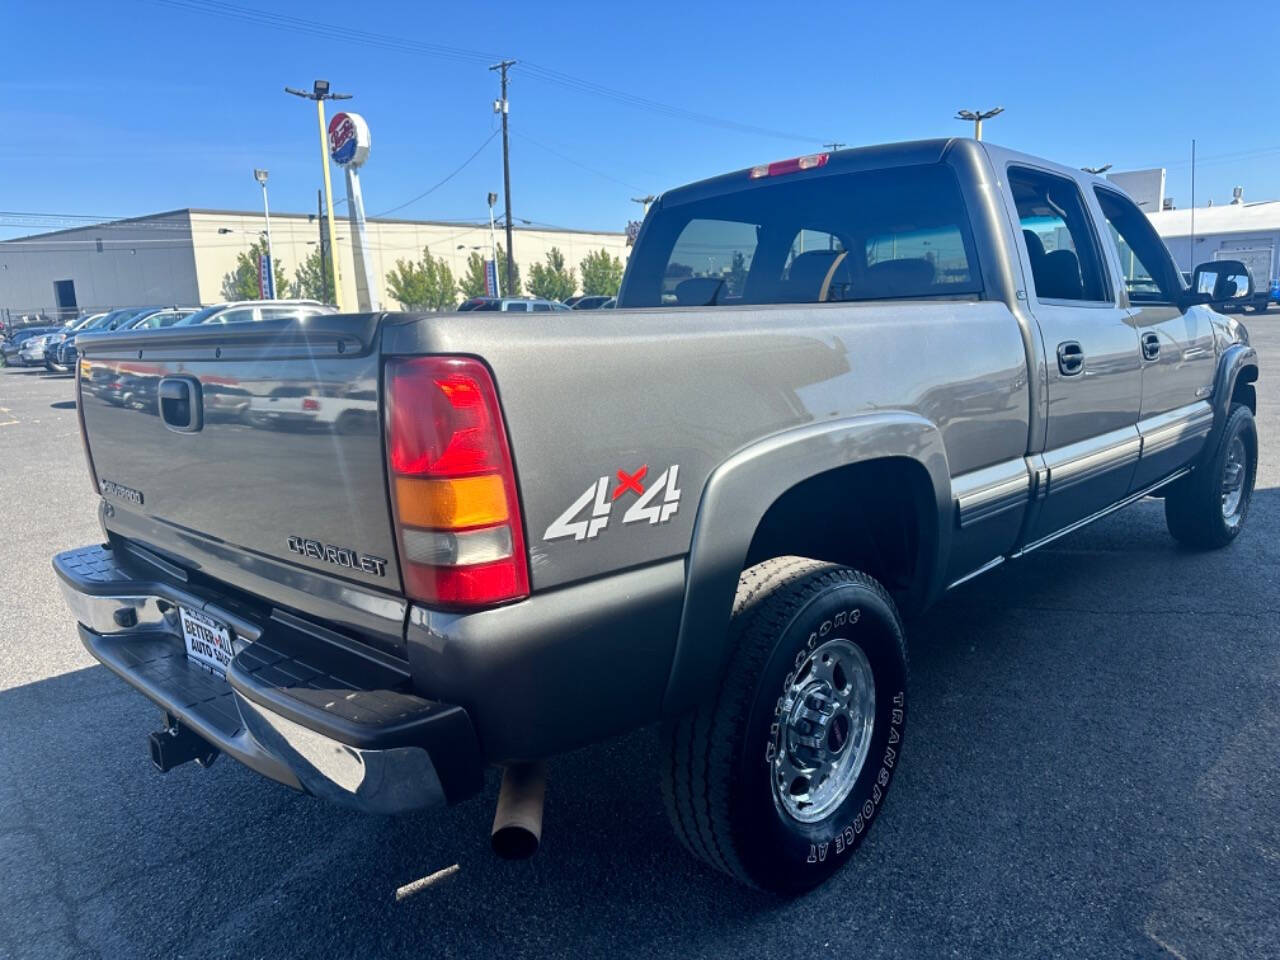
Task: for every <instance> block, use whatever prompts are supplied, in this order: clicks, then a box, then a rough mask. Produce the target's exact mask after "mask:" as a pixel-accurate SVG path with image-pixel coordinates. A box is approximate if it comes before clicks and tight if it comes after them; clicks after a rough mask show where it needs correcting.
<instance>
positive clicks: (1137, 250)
mask: <svg viewBox="0 0 1280 960" xmlns="http://www.w3.org/2000/svg"><path fill="white" fill-rule="evenodd" d="M1094 192H1095V193H1096V194H1097V195H1098V206H1100V207H1102V215H1103V216H1104V217H1106V218H1107V226H1108V227H1109V228H1110V229H1111V239H1112V240H1114V241H1115V244H1116V252H1117V253H1118V254H1119V256H1120V273H1121V276H1122V277H1123V278H1124V285H1125V288H1126V289H1127V290H1128V291H1129V299H1130V300H1131V301H1132V302H1134V303H1172V302H1173V300H1174V298H1175V297H1176V296H1177V295H1178V293H1179V292H1180V291H1181V290H1182V283H1181V278H1180V277H1179V275H1178V268H1177V267H1175V266H1174V263H1173V258H1172V257H1170V256H1169V251H1168V250H1167V249H1166V248H1165V245H1164V241H1162V240H1161V239H1160V235H1159V234H1157V233H1156V231H1155V228H1154V227H1152V226H1151V221H1150V220H1148V219H1147V215H1146V214H1145V213H1143V212H1142V211H1141V210H1139V209H1138V208H1137V207H1136V206H1135V205H1134V203H1133V201H1131V200H1129V199H1128V198H1127V197H1123V196H1121V195H1120V194H1118V193H1116V192H1115V191H1114V190H1105V189H1103V188H1101V187H1095V188H1094Z"/></svg>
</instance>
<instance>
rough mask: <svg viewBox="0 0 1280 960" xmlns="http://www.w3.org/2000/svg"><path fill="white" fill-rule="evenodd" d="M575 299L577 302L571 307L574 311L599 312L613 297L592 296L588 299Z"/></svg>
mask: <svg viewBox="0 0 1280 960" xmlns="http://www.w3.org/2000/svg"><path fill="white" fill-rule="evenodd" d="M577 299H578V302H577V303H575V304H574V305H573V309H574V310H599V309H600V308H601V307H603V306H604V305H605V304H607V303H608V302H609V301H610V300H612V299H613V297H609V296H599V295H592V296H590V297H578V298H577Z"/></svg>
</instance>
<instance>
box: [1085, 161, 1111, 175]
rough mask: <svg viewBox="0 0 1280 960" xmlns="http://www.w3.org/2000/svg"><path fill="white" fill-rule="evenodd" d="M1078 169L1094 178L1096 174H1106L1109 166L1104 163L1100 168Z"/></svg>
mask: <svg viewBox="0 0 1280 960" xmlns="http://www.w3.org/2000/svg"><path fill="white" fill-rule="evenodd" d="M1080 169H1081V170H1083V171H1084V172H1085V173H1092V174H1093V175H1094V176H1095V177H1096V176H1097V175H1098V174H1100V173H1106V172H1107V171H1108V170H1110V169H1111V164H1109V163H1104V164H1103V165H1102V166H1100V167H1081V168H1080Z"/></svg>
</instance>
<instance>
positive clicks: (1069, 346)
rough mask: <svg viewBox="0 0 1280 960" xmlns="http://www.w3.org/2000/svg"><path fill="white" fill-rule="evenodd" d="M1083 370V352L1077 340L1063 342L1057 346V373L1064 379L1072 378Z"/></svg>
mask: <svg viewBox="0 0 1280 960" xmlns="http://www.w3.org/2000/svg"><path fill="white" fill-rule="evenodd" d="M1083 369H1084V350H1083V349H1082V348H1081V346H1080V342H1079V341H1078V340H1064V341H1063V342H1062V343H1060V344H1058V371H1059V372H1060V373H1061V374H1062V375H1063V376H1064V377H1074V376H1076V375H1077V374H1079V373H1080V371H1082V370H1083Z"/></svg>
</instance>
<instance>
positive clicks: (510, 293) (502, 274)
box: [498, 244, 520, 297]
mask: <svg viewBox="0 0 1280 960" xmlns="http://www.w3.org/2000/svg"><path fill="white" fill-rule="evenodd" d="M511 272H512V273H514V274H515V279H516V285H515V289H514V290H507V289H505V288H506V285H507V251H505V250H503V249H502V244H498V289H499V290H501V291H502V295H503V296H504V297H518V296H520V264H518V263H513V264H512V265H511Z"/></svg>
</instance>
